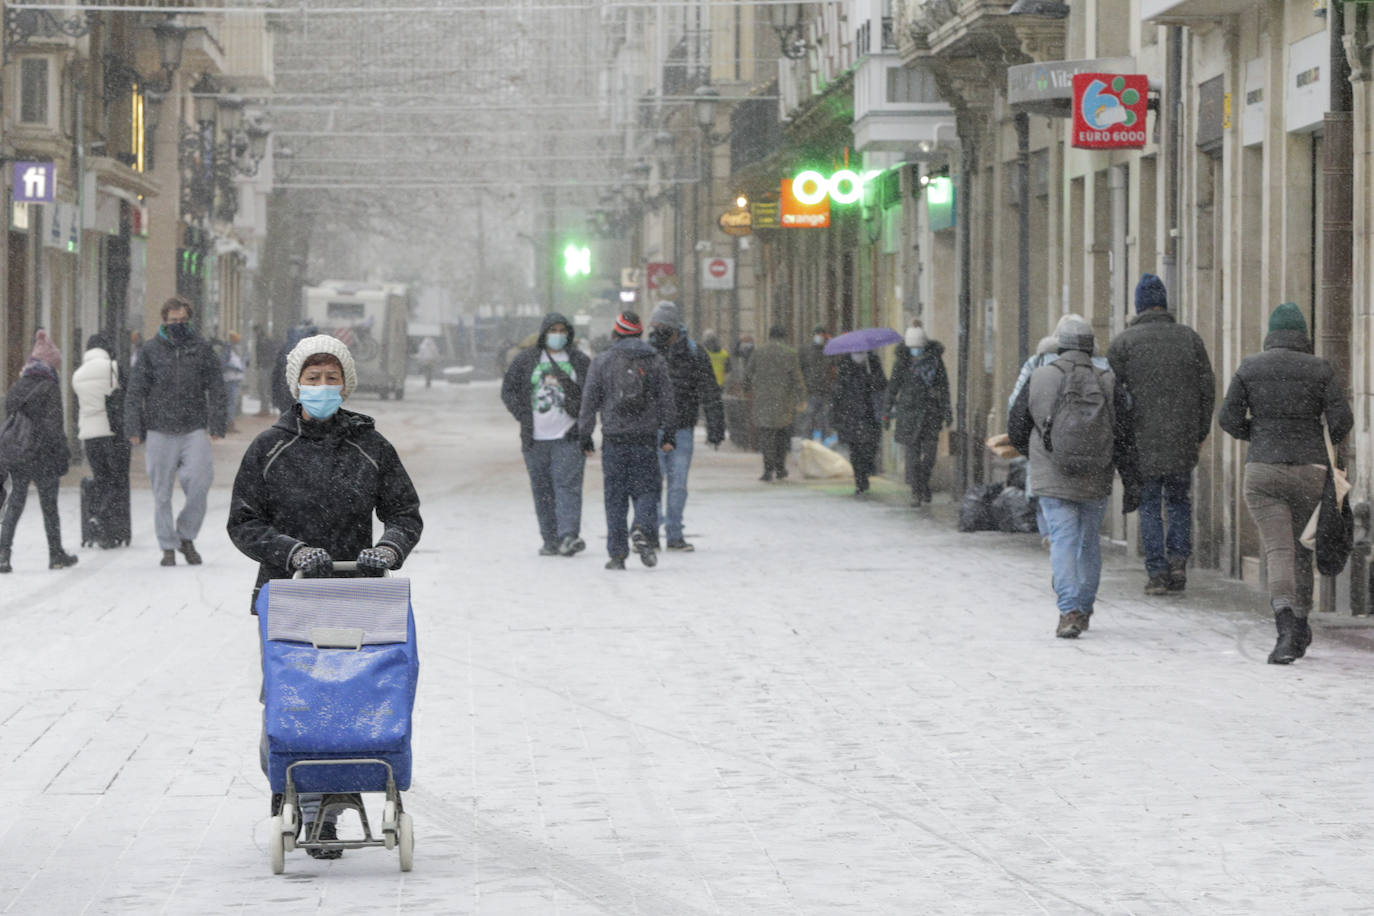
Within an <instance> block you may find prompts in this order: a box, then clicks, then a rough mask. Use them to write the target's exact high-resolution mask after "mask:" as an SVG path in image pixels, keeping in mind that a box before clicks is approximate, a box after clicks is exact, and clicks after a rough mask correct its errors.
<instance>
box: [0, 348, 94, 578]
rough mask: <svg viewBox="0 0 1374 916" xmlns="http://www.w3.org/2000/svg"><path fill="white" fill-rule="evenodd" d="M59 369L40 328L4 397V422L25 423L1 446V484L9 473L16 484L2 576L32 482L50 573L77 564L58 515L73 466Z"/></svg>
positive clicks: (8, 509) (2, 537)
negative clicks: (59, 494)
mask: <svg viewBox="0 0 1374 916" xmlns="http://www.w3.org/2000/svg"><path fill="white" fill-rule="evenodd" d="M61 366H62V351H60V350H58V349H57V345H56V344H54V343H53V342H52V341H51V340H49V339H48V332H47V331H44V330H43V329H42V328H40V329H39V330H38V333H37V334H35V335H34V344H33V354H32V356H30V357H29V361H28V363H26V364H25V365H24V369H23V371H22V372H21V373H20V374H19V379H18V381H16V382H15V383H14V385H13V387H11V388H10V390H9V394H7V395H6V397H5V417H6V419H7V420H8V418H9V417H11V416H14V415H15V414H19V415H21V416H22V419H21V420H19V421H18V422H17V423H16V426H15V427H12V428H11V432H10V435H11V436H12V437H13V439H9V438H7V440H6V441H5V442H4V443H3V446H0V484H3V483H4V478H5V474H6V473H8V474H9V478H10V483H11V484H12V485H13V489H12V490H11V491H10V495H9V500H8V501H5V511H4V516H3V519H0V573H7V572H9V571H10V569H11V566H10V549H11V547H12V545H13V544H14V529H15V526H16V525H18V523H19V516H20V515H22V514H23V512H24V504H25V503H26V502H27V501H28V497H29V482H30V481H32V482H33V484H34V486H35V487H37V488H38V507H39V508H40V509H41V510H42V512H43V530H44V533H45V534H47V536H48V568H49V569H66V568H67V567H68V566H75V565H76V557H74V556H72V555H71V554H69V553H67V551H66V550H64V549H63V548H62V522H61V519H60V518H59V517H58V514H57V489H58V485H59V484H60V483H61V480H62V475H63V474H65V473H67V466H68V464H69V463H70V457H69V452H68V450H67V434H66V432H65V430H64V427H63V423H62V390H61V383H60V382H59V381H58V371H59V369H60V368H61ZM24 429H26V430H28V435H26V436H21V435H20V434H19V432H18V430H24ZM3 493H4V488H3V487H0V498H2V497H3Z"/></svg>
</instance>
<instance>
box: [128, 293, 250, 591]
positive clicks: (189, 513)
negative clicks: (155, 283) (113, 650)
mask: <svg viewBox="0 0 1374 916" xmlns="http://www.w3.org/2000/svg"><path fill="white" fill-rule="evenodd" d="M191 313H192V307H191V303H190V302H187V301H186V300H185V299H182V298H181V297H180V296H173V297H172V298H171V299H168V300H167V301H166V302H165V303H163V306H162V326H161V327H159V328H158V332H157V335H156V336H155V337H153V339H152V340H150V341H148V342H147V343H145V344H144V345H143V348H142V350H140V351H139V354H138V361H137V362H136V363H135V364H134V371H133V374H132V375H131V376H130V377H129V391H128V395H127V397H126V399H125V404H124V431H125V433H126V434H127V435H128V437H129V442H130V444H132V445H138V444H139V443H140V442H142V441H143V439H144V437H145V436H146V437H147V440H148V447H147V449H146V450H145V452H144V460H145V462H146V465H147V469H148V482H149V483H150V484H151V485H152V490H153V506H154V515H153V521H154V528H155V529H156V531H157V542H158V544H159V546H161V547H162V565H163V566H175V565H176V563H177V556H176V552H177V550H178V549H180V550H181V552H182V554H184V555H185V557H186V562H187V563H190V564H191V565H192V566H194V565H196V564H198V563H200V554H199V553H198V552H196V545H195V539H196V536H197V535H199V534H200V525H201V522H203V521H204V520H205V500H206V497H207V496H208V495H209V492H210V484H211V483H212V482H213V480H214V462H213V459H212V456H211V452H210V440H211V439H223V438H224V427H225V424H226V423H227V421H228V413H227V408H226V406H225V396H224V377H223V374H222V372H221V370H220V363H219V359H218V358H217V357H216V356H215V351H214V350H212V349H211V348H210V345H209V344H208V343H207V342H206V341H205V340H204V339H202V338H201V337H198V336H197V335H196V332H195V329H194V328H192V327H191ZM207 430H208V431H209V435H208V437H207V435H206V431H207ZM178 480H179V481H181V489H182V492H183V493H185V494H186V503H185V505H183V506H182V507H181V512H180V513H178V515H177V517H176V520H175V522H173V519H172V488H173V487H174V486H175V485H176V483H177V481H178Z"/></svg>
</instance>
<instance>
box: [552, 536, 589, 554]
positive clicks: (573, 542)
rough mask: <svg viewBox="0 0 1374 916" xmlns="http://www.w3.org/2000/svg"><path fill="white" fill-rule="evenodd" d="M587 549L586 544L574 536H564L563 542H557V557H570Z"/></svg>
mask: <svg viewBox="0 0 1374 916" xmlns="http://www.w3.org/2000/svg"><path fill="white" fill-rule="evenodd" d="M586 549H587V542H586V541H584V540H582V539H581V538H580V537H578V536H577V535H575V534H569V535H565V536H564V537H563V540H561V541H559V542H558V555H559V556H563V557H571V556H573V555H574V554H578V553H581V552H582V551H584V550H586Z"/></svg>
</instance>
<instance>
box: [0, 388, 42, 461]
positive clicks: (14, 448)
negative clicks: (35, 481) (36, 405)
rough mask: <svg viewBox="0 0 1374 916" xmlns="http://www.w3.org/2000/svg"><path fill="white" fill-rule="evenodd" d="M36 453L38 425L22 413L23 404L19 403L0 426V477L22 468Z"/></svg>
mask: <svg viewBox="0 0 1374 916" xmlns="http://www.w3.org/2000/svg"><path fill="white" fill-rule="evenodd" d="M25 403H27V401H26V402H25ZM37 453H38V427H37V426H35V425H34V422H33V419H32V418H31V417H29V415H28V414H26V413H24V404H21V405H19V408H18V409H17V410H15V412H14V413H12V414H10V415H9V418H8V419H6V420H5V425H4V426H0V477H3V476H4V475H5V474H6V473H8V472H11V471H22V470H24V469H25V468H27V467H28V465H29V463H30V462H32V461H33V459H34V457H35V455H37Z"/></svg>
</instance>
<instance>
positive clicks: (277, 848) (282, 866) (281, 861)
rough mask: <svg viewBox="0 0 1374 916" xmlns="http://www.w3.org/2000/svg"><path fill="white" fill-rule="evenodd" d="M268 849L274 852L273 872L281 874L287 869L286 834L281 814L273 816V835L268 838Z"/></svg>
mask: <svg viewBox="0 0 1374 916" xmlns="http://www.w3.org/2000/svg"><path fill="white" fill-rule="evenodd" d="M267 849H268V851H269V852H270V853H271V854H272V874H274V875H280V874H281V873H282V872H284V871H286V834H284V833H282V821H281V815H280V814H278V815H277V816H276V817H274V818H272V835H271V836H269V837H268V838H267Z"/></svg>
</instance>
